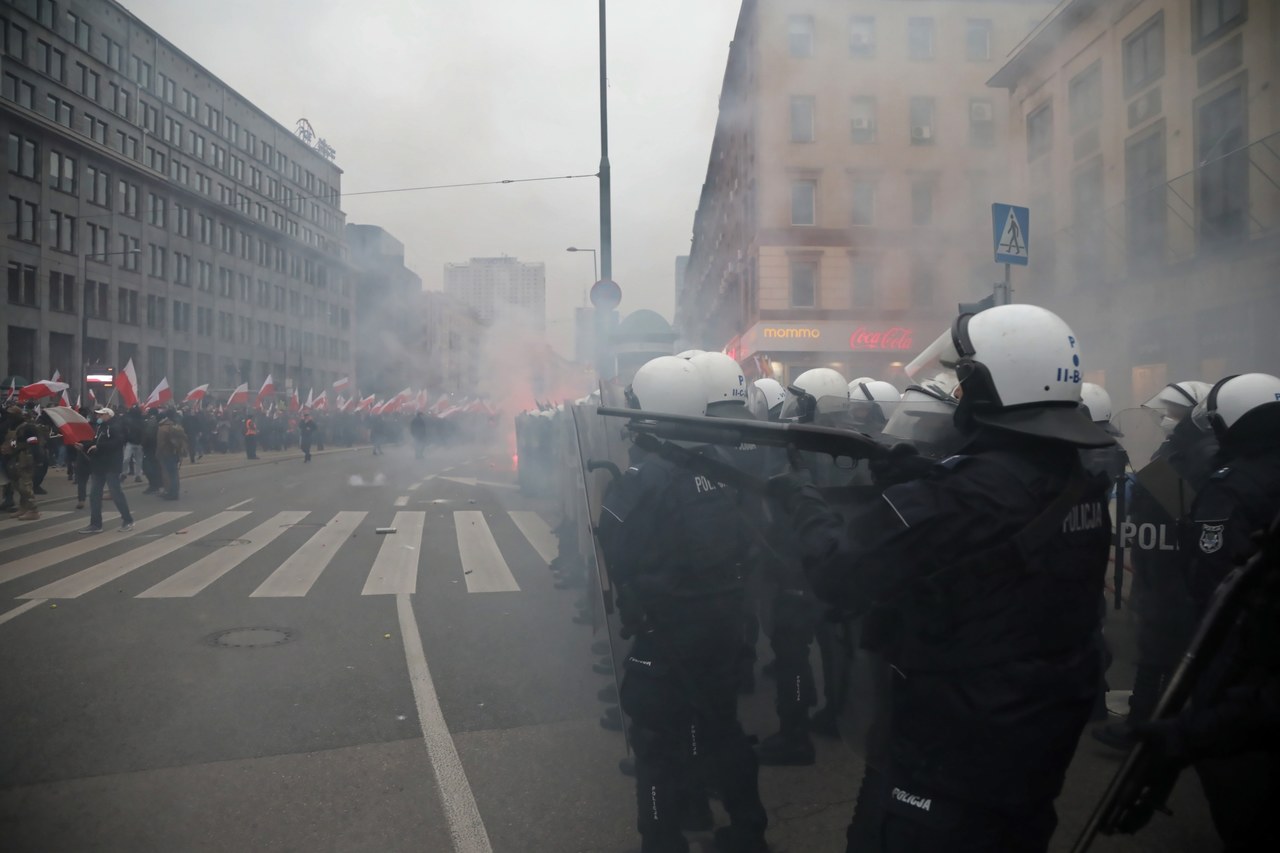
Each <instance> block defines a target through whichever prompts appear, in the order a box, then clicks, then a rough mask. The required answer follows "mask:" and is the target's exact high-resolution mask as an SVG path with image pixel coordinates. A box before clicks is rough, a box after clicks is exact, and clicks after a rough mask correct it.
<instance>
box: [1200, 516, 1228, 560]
mask: <svg viewBox="0 0 1280 853" xmlns="http://www.w3.org/2000/svg"><path fill="white" fill-rule="evenodd" d="M1226 526H1227V522H1226V519H1215V520H1213V521H1202V522H1200V552H1201V553H1202V554H1216V553H1217V552H1218V551H1221V550H1222V541H1223V534H1222V531H1223V530H1224V529H1225V528H1226Z"/></svg>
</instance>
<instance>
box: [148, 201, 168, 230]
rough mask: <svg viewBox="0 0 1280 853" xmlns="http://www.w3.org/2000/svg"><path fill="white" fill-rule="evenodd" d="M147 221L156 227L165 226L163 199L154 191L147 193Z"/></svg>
mask: <svg viewBox="0 0 1280 853" xmlns="http://www.w3.org/2000/svg"><path fill="white" fill-rule="evenodd" d="M147 222H148V223H149V224H151V225H154V226H156V227H157V228H164V227H165V199H164V197H163V196H158V195H156V194H155V193H147Z"/></svg>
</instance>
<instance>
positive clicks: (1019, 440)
mask: <svg viewBox="0 0 1280 853" xmlns="http://www.w3.org/2000/svg"><path fill="white" fill-rule="evenodd" d="M951 349H952V350H953V351H952V352H951V353H950V354H949V360H950V361H951V362H952V363H953V364H954V366H955V370H956V373H957V375H958V377H959V379H960V386H961V394H960V401H959V404H958V405H957V407H956V409H955V418H956V423H957V425H958V426H959V427H960V428H961V429H962V430H963V431H964V432H965V433H966V435H967V436H968V442H967V444H966V445H965V447H964V449H963V454H964V455H961V456H955V457H951V458H949V459H947V460H945V461H944V462H942V463H941V464H938V465H935V466H932V468H931V470H930V472H929V473H928V475H927V476H926V477H924V478H922V479H915V480H909V481H906V482H902V483H898V484H896V485H891V486H889V487H887V488H886V489H885V491H884V494H883V499H882V500H880V501H878V502H876V503H875V504H874V505H872V506H871V507H869V508H868V509H867V510H865V511H864V512H862V513H860V514H858V515H855V516H854V518H853V519H852V520H851V522H850V523H848V524H846V523H845V522H844V521H843V520H842V519H841V518H840V517H839V516H837V515H836V514H835V513H833V512H832V511H831V510H830V508H829V507H828V506H827V505H826V503H825V501H824V500H823V499H822V496H821V494H820V493H819V492H818V491H817V490H816V489H815V488H814V487H813V486H812V485H811V484H810V483H808V482H807V480H808V478H807V477H806V476H805V475H804V474H803V473H794V474H788V475H786V476H785V477H783V478H780V479H779V480H776V481H775V487H776V488H775V491H776V493H777V494H778V495H779V496H780V498H781V499H782V500H784V501H785V502H786V504H787V505H788V506H789V507H790V508H791V510H792V515H793V518H794V520H795V523H796V525H797V530H798V534H799V536H800V537H801V542H802V546H803V553H804V555H805V562H806V569H807V571H808V573H809V576H810V578H811V579H812V580H813V583H814V588H815V590H816V591H817V593H818V595H819V596H821V597H822V598H824V599H825V600H827V601H831V602H833V603H836V604H837V605H838V606H840V607H843V608H848V609H865V608H867V607H868V606H870V605H873V604H874V605H877V606H878V607H879V608H881V610H880V612H881V618H880V619H879V620H878V623H879V624H878V625H877V626H876V628H875V630H870V629H864V638H863V639H864V644H865V643H867V642H869V641H872V642H874V644H875V645H877V646H878V647H880V648H881V649H882V650H883V652H884V654H885V656H886V658H887V660H888V661H889V662H890V663H891V664H892V666H893V671H894V675H895V677H894V682H893V685H892V711H891V715H890V717H891V718H890V722H889V726H888V728H889V732H888V741H889V743H888V749H889V753H890V761H889V765H888V767H887V770H886V772H885V773H884V774H883V775H882V776H881V777H880V778H879V779H878V780H877V781H876V784H877V785H878V786H879V787H880V790H879V792H878V796H877V797H874V798H871V797H869V798H868V799H867V800H866V801H863V800H861V799H860V805H859V813H861V812H862V810H863V807H864V805H865V807H866V808H867V809H882V810H883V815H882V816H881V815H876V817H875V818H874V820H873V822H874V823H875V824H876V828H877V829H878V830H879V832H878V835H879V837H878V839H877V840H876V841H875V842H874V845H875V846H873V847H871V849H880V850H885V851H916V853H929V852H930V851H946V852H947V853H963V851H1043V850H1045V849H1046V848H1047V847H1048V844H1049V839H1050V837H1051V836H1052V834H1053V831H1054V827H1055V825H1056V823H1057V817H1056V815H1055V812H1054V808H1053V801H1054V798H1055V797H1056V796H1057V795H1058V793H1059V791H1060V790H1061V787H1062V783H1063V779H1064V776H1065V774H1066V770H1067V766H1068V764H1069V763H1070V761H1071V757H1072V754H1073V753H1074V752H1075V748H1076V743H1077V740H1078V738H1079V736H1080V733H1081V731H1082V730H1083V729H1084V726H1085V724H1086V722H1087V721H1088V719H1089V715H1090V712H1091V709H1092V704H1093V701H1094V697H1095V691H1096V687H1097V683H1098V678H1099V672H1100V661H1099V655H1098V650H1097V647H1096V644H1095V642H1094V636H1095V632H1096V630H1097V621H1098V596H1099V594H1100V592H1101V589H1102V580H1103V575H1104V573H1105V570H1106V565H1107V551H1108V544H1109V538H1110V516H1109V514H1108V512H1107V509H1106V484H1105V482H1103V480H1102V479H1101V478H1097V477H1094V476H1093V475H1090V474H1088V473H1087V472H1086V471H1085V470H1084V468H1083V466H1082V465H1081V463H1080V459H1079V453H1078V451H1079V448H1082V447H1099V446H1105V445H1107V444H1110V443H1111V441H1112V439H1111V437H1110V436H1108V435H1107V434H1106V433H1105V432H1103V431H1102V430H1100V429H1099V428H1098V427H1097V426H1095V425H1094V424H1093V423H1092V422H1091V421H1090V420H1089V418H1088V416H1087V415H1086V414H1084V411H1083V410H1082V409H1081V407H1080V383H1081V380H1082V372H1083V369H1084V368H1083V367H1082V363H1081V353H1080V347H1079V345H1078V342H1077V340H1076V337H1075V334H1074V333H1073V332H1072V330H1071V328H1070V327H1069V326H1068V325H1067V324H1066V323H1065V322H1064V321H1063V320H1062V319H1061V318H1059V317H1058V316H1056V315H1055V314H1053V313H1052V312H1050V311H1047V310H1045V309H1043V308H1039V307H1036V306H1032V305H1002V306H997V307H994V308H991V309H988V310H986V311H983V312H982V313H979V314H964V315H961V316H960V317H959V318H957V320H956V321H955V323H954V324H953V327H952V332H951ZM862 817H863V816H862V815H861V814H855V824H856V823H857V822H858V821H859V820H860V819H861V818H862ZM853 836H854V832H853V828H852V827H851V832H850V850H853V849H855V848H854V847H853Z"/></svg>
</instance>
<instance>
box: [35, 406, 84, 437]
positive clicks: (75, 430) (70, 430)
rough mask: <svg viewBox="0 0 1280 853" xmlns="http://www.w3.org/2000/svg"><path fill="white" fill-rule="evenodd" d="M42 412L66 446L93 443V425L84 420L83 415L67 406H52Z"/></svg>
mask: <svg viewBox="0 0 1280 853" xmlns="http://www.w3.org/2000/svg"><path fill="white" fill-rule="evenodd" d="M44 411H45V413H46V414H47V415H48V416H49V418H50V419H51V420H52V421H53V423H54V425H55V426H56V427H57V428H58V433H59V434H60V435H61V436H62V438H63V440H64V441H65V442H67V443H68V444H78V443H80V442H82V441H93V437H94V435H95V433H94V431H93V425H92V424H91V423H89V422H88V421H87V420H85V419H84V415H82V414H80V413H79V412H77V411H76V410H75V409H72V408H68V407H67V406H53V407H52V408H48V409H45V410H44Z"/></svg>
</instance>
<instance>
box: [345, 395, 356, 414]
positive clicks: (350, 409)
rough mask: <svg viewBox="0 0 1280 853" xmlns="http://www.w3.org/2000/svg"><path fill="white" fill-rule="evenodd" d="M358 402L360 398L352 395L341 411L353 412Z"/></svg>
mask: <svg viewBox="0 0 1280 853" xmlns="http://www.w3.org/2000/svg"><path fill="white" fill-rule="evenodd" d="M359 402H360V398H359V397H357V396H355V395H352V397H351V399H350V400H348V401H347V402H346V404H345V405H343V407H342V409H341V411H344V412H354V411H355V409H356V404H357V403H359Z"/></svg>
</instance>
